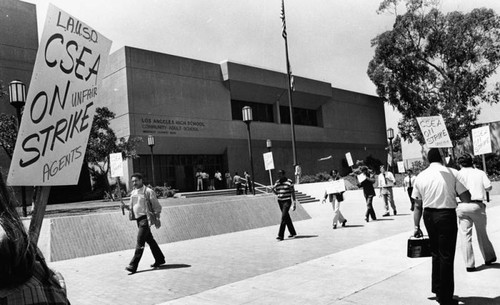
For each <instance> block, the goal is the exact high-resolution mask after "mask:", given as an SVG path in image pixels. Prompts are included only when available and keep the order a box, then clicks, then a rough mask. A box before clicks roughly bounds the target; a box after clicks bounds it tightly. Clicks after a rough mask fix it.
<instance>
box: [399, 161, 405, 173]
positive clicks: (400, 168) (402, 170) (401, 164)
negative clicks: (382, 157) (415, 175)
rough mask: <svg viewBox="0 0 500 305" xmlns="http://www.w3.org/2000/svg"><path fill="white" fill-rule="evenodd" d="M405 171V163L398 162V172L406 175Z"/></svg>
mask: <svg viewBox="0 0 500 305" xmlns="http://www.w3.org/2000/svg"><path fill="white" fill-rule="evenodd" d="M405 171H406V170H405V163H404V162H403V161H398V172H400V173H404V172H405Z"/></svg>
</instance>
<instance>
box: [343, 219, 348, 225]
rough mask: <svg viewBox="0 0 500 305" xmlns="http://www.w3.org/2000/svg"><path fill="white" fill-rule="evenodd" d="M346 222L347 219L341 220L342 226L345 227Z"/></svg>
mask: <svg viewBox="0 0 500 305" xmlns="http://www.w3.org/2000/svg"><path fill="white" fill-rule="evenodd" d="M346 222H347V219H344V221H342V226H343V227H345V223H346Z"/></svg>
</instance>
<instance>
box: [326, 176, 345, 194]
mask: <svg viewBox="0 0 500 305" xmlns="http://www.w3.org/2000/svg"><path fill="white" fill-rule="evenodd" d="M342 192H345V181H344V179H339V180H335V181H329V182H328V185H327V186H326V193H327V194H336V193H342Z"/></svg>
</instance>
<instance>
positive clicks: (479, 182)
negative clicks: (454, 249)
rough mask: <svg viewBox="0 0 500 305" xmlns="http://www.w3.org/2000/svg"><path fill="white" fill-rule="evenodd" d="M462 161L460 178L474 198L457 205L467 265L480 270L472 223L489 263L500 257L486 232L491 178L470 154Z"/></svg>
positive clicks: (468, 268)
mask: <svg viewBox="0 0 500 305" xmlns="http://www.w3.org/2000/svg"><path fill="white" fill-rule="evenodd" d="M458 163H459V164H460V167H461V169H460V171H459V172H458V176H457V178H458V180H460V182H462V184H463V185H464V186H465V187H466V188H467V189H468V190H469V192H470V193H471V201H470V202H461V203H460V204H459V205H458V207H457V215H458V220H459V226H460V236H461V240H462V242H461V244H462V254H463V257H464V259H465V267H466V268H467V271H469V272H471V271H475V270H476V266H475V261H474V252H473V250H472V225H474V227H475V228H476V235H477V241H478V243H479V249H480V250H481V253H482V254H483V258H484V262H485V264H486V265H491V264H493V263H494V262H495V261H496V260H497V256H496V254H495V249H494V248H493V245H492V244H491V241H490V239H489V238H488V233H487V232H486V205H485V204H484V202H483V201H484V198H485V191H489V190H491V182H490V180H489V179H488V176H486V173H485V172H483V171H482V170H479V169H477V168H473V167H472V158H471V156H470V155H468V154H466V155H463V156H461V157H460V158H459V159H458Z"/></svg>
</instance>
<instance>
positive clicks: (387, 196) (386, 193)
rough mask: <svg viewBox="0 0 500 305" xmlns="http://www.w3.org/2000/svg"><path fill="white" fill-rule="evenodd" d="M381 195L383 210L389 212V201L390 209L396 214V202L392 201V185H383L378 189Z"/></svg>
mask: <svg viewBox="0 0 500 305" xmlns="http://www.w3.org/2000/svg"><path fill="white" fill-rule="evenodd" d="M380 192H381V194H382V197H383V198H384V204H385V212H386V213H389V203H390V204H391V208H392V211H393V212H394V215H396V212H397V211H396V204H395V203H394V194H393V193H392V187H383V188H382V190H381V191H380Z"/></svg>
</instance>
